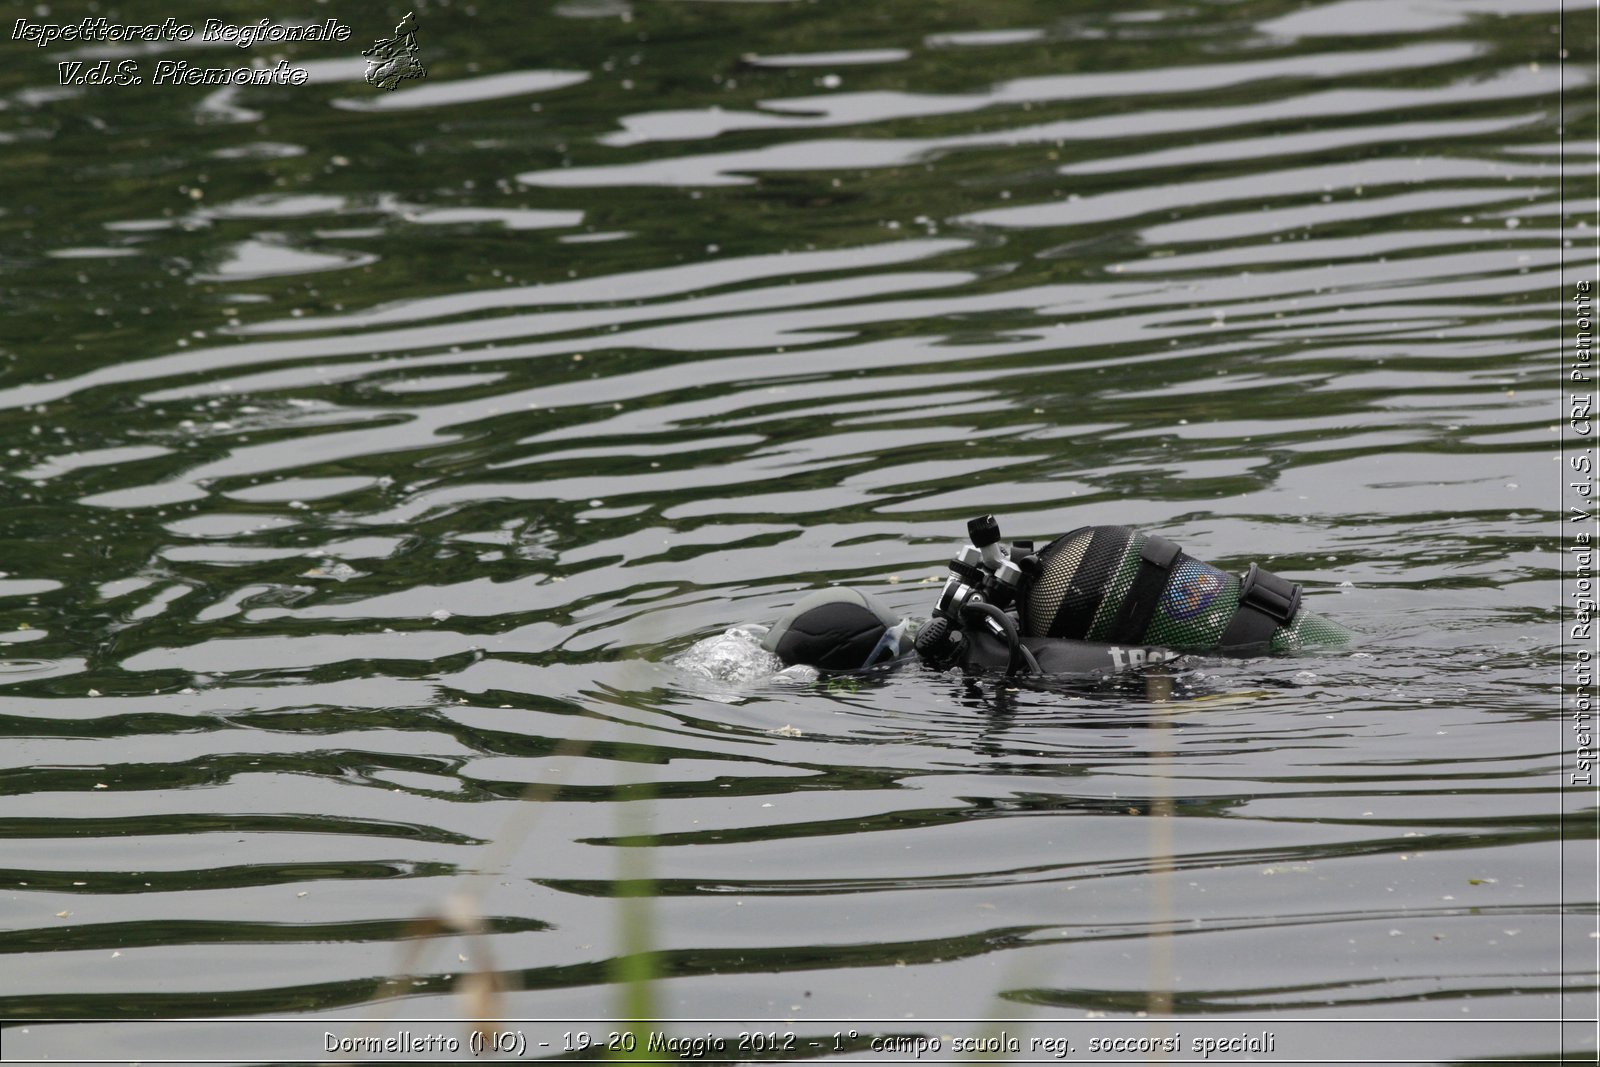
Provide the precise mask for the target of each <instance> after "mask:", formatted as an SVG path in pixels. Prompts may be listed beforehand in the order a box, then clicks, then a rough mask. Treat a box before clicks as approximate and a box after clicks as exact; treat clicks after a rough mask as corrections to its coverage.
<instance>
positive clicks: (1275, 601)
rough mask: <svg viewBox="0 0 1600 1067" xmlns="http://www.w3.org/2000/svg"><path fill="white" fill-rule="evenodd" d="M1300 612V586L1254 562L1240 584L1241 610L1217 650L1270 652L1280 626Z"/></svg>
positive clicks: (1238, 610)
mask: <svg viewBox="0 0 1600 1067" xmlns="http://www.w3.org/2000/svg"><path fill="white" fill-rule="evenodd" d="M1299 610H1300V583H1299V582H1291V581H1289V580H1288V579H1286V578H1279V577H1278V576H1277V575H1276V574H1273V573H1272V572H1271V571H1267V570H1262V569H1261V568H1260V567H1258V566H1257V565H1256V564H1254V563H1252V564H1250V570H1249V572H1248V573H1247V574H1246V575H1245V576H1244V580H1243V581H1242V582H1240V584H1239V607H1238V609H1237V610H1236V611H1235V612H1234V613H1233V618H1232V619H1231V620H1229V622H1228V627H1227V629H1225V630H1223V631H1222V639H1221V640H1220V641H1219V642H1217V647H1218V649H1219V650H1220V651H1222V652H1227V653H1231V654H1233V655H1245V656H1253V655H1257V654H1260V653H1264V652H1267V651H1268V650H1269V649H1270V647H1271V644H1272V635H1273V634H1275V633H1276V632H1277V631H1278V627H1280V626H1287V625H1289V624H1290V623H1291V622H1293V621H1294V616H1295V613H1296V612H1298V611H1299Z"/></svg>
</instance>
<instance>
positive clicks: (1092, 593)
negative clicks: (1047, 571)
mask: <svg viewBox="0 0 1600 1067" xmlns="http://www.w3.org/2000/svg"><path fill="white" fill-rule="evenodd" d="M1076 533H1077V531H1074V532H1073V534H1068V535H1065V536H1066V537H1072V536H1073V535H1074V534H1076ZM1132 536H1133V531H1132V530H1130V529H1128V528H1127V527H1126V526H1095V527H1092V528H1091V531H1090V536H1089V544H1088V546H1087V547H1086V548H1085V549H1084V552H1083V560H1082V561H1081V562H1080V563H1079V564H1078V567H1077V570H1075V571H1073V572H1072V581H1071V583H1070V584H1069V585H1068V586H1067V588H1066V589H1065V590H1064V591H1063V592H1062V594H1061V603H1060V604H1059V605H1057V607H1056V614H1055V618H1054V620H1052V621H1051V623H1050V629H1049V631H1048V633H1047V635H1046V636H1049V637H1064V638H1066V639H1067V640H1069V641H1082V640H1083V639H1084V638H1086V637H1088V636H1089V626H1090V624H1092V623H1093V622H1094V616H1095V613H1096V612H1098V611H1099V610H1100V601H1101V600H1103V599H1105V595H1106V587H1107V586H1108V585H1109V584H1110V582H1111V575H1113V574H1115V573H1116V572H1117V568H1118V567H1119V566H1120V565H1121V563H1122V554H1123V553H1124V552H1126V551H1127V550H1128V539H1129V538H1130V537H1132ZM1057 540H1058V541H1060V543H1062V544H1066V543H1067V542H1066V541H1065V540H1063V539H1060V538H1058V539H1057ZM1045 551H1046V552H1048V551H1049V548H1046V549H1045ZM1046 566H1047V567H1048V566H1049V564H1046ZM1091 582H1093V583H1094V584H1092V585H1091V584H1089V583H1091Z"/></svg>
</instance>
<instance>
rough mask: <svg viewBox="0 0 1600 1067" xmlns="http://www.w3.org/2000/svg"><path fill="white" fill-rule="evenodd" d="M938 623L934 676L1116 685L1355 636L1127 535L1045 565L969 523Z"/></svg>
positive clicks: (1055, 551)
mask: <svg viewBox="0 0 1600 1067" xmlns="http://www.w3.org/2000/svg"><path fill="white" fill-rule="evenodd" d="M967 532H968V534H969V536H970V537H971V538H972V543H971V544H969V545H967V546H965V547H964V548H962V549H961V551H960V552H958V553H957V554H956V556H955V558H953V559H952V560H951V561H950V577H949V578H947V579H946V580H945V585H944V588H943V590H942V591H941V593H940V596H939V602H938V603H937V604H936V605H935V607H934V612H933V614H934V619H933V621H932V622H930V623H929V624H928V625H927V626H926V627H924V628H923V630H922V632H921V633H920V634H918V636H917V641H916V649H917V652H918V654H919V655H920V656H921V657H922V659H923V660H924V662H926V663H928V664H929V665H930V666H933V667H936V668H939V669H947V668H949V667H952V666H959V667H962V668H963V669H966V670H980V671H982V670H996V669H1003V670H1004V671H1005V672H1006V673H1007V674H1018V673H1027V674H1109V673H1115V672H1117V671H1120V670H1124V669H1127V668H1129V667H1135V666H1139V665H1141V664H1145V663H1153V662H1160V661H1162V660H1166V659H1172V658H1175V657H1176V656H1178V655H1180V654H1183V653H1213V654H1217V653H1220V654H1222V655H1230V656H1256V655H1263V654H1265V653H1267V652H1284V651H1290V650H1293V649H1298V648H1304V647H1308V646H1315V645H1337V644H1342V643H1343V642H1345V641H1347V640H1348V639H1349V638H1350V636H1351V635H1350V632H1349V631H1348V630H1346V629H1345V628H1344V627H1343V626H1340V625H1339V624H1338V623H1336V622H1333V621H1332V620H1330V619H1327V618H1325V617H1323V616H1321V615H1318V614H1316V613H1315V612H1312V611H1308V610H1304V609H1302V608H1301V606H1300V586H1299V585H1298V584H1297V583H1294V582H1289V581H1286V580H1284V579H1283V578H1280V577H1278V576H1277V575H1275V574H1273V573H1271V572H1270V571H1267V570H1263V569H1262V568H1260V567H1259V566H1257V565H1256V564H1253V563H1252V564H1251V565H1250V569H1249V571H1248V572H1247V573H1246V574H1245V575H1244V576H1242V577H1237V576H1234V575H1230V574H1227V573H1225V572H1223V571H1221V570H1218V569H1217V568H1216V567H1213V566H1211V565H1210V564H1207V563H1202V562H1200V561H1199V560H1196V559H1193V558H1192V557H1190V556H1188V555H1186V554H1185V553H1184V552H1183V550H1182V549H1180V548H1179V547H1178V546H1177V545H1175V544H1173V543H1172V542H1171V541H1169V540H1167V539H1166V538H1164V537H1161V536H1159V535H1156V534H1146V533H1141V532H1139V531H1137V530H1131V529H1129V528H1128V527H1125V526H1086V527H1083V528H1081V529H1078V530H1074V531H1072V532H1071V533H1068V534H1065V535H1063V536H1061V537H1058V538H1057V539H1056V540H1054V541H1052V542H1050V544H1048V545H1046V546H1045V547H1044V548H1043V549H1041V550H1039V552H1038V553H1037V554H1035V553H1034V552H1033V544H1032V542H1024V541H1019V542H1015V543H1014V544H1013V545H1011V546H1010V547H1009V548H1008V547H1007V546H1006V545H1003V544H1001V543H1000V528H999V524H998V523H997V522H996V521H995V519H994V517H993V516H992V515H983V516H980V517H978V518H976V519H973V520H972V521H971V522H969V523H967Z"/></svg>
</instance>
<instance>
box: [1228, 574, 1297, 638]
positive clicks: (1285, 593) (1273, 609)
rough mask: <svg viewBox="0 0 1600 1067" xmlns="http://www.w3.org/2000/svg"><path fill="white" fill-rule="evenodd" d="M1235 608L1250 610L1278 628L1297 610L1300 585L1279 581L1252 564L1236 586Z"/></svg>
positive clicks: (1273, 575) (1284, 624)
mask: <svg viewBox="0 0 1600 1067" xmlns="http://www.w3.org/2000/svg"><path fill="white" fill-rule="evenodd" d="M1239 606H1240V607H1245V606H1249V607H1252V608H1254V609H1255V610H1257V611H1259V612H1261V613H1262V614H1263V615H1265V616H1267V617H1268V618H1270V619H1272V620H1273V621H1274V622H1276V623H1277V624H1278V625H1279V626H1287V625H1288V624H1289V623H1290V622H1291V621H1293V619H1294V616H1295V613H1296V612H1298V611H1299V610H1300V583H1299V582H1291V581H1289V580H1288V579H1286V578H1280V577H1278V576H1277V575H1276V574H1273V573H1272V572H1271V571H1264V570H1262V569H1261V568H1260V567H1259V566H1257V565H1256V564H1254V563H1252V564H1250V570H1249V572H1248V573H1246V574H1245V576H1244V580H1243V581H1241V582H1240V583H1239Z"/></svg>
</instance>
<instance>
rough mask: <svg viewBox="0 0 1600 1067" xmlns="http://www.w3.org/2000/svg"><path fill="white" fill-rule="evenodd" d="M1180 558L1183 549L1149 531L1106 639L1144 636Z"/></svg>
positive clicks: (1125, 640) (1128, 639)
mask: <svg viewBox="0 0 1600 1067" xmlns="http://www.w3.org/2000/svg"><path fill="white" fill-rule="evenodd" d="M1182 558H1183V549H1181V548H1179V547H1178V546H1177V545H1175V544H1173V543H1172V542H1171V541H1168V540H1167V539H1166V538H1165V537H1162V536H1160V535H1159V534H1151V535H1149V536H1148V537H1146V538H1145V542H1144V548H1143V550H1141V551H1140V553H1139V573H1137V574H1135V575H1134V576H1133V584H1132V585H1131V586H1129V587H1128V595H1127V596H1125V597H1123V598H1122V605H1121V607H1119V608H1118V609H1117V617H1116V619H1114V620H1113V621H1112V623H1111V632H1110V634H1109V635H1108V636H1107V637H1106V640H1107V641H1114V642H1118V643H1122V644H1126V643H1131V642H1138V641H1142V640H1143V639H1144V632H1145V630H1147V629H1149V627H1150V620H1151V619H1152V618H1154V617H1155V614H1156V606H1157V605H1159V604H1160V603H1161V594H1162V593H1165V592H1166V591H1167V582H1168V581H1169V580H1170V579H1171V578H1172V572H1173V570H1174V569H1175V568H1176V567H1177V566H1178V561H1179V560H1180V559H1182Z"/></svg>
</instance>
